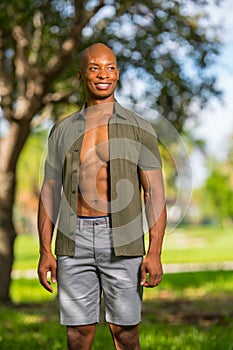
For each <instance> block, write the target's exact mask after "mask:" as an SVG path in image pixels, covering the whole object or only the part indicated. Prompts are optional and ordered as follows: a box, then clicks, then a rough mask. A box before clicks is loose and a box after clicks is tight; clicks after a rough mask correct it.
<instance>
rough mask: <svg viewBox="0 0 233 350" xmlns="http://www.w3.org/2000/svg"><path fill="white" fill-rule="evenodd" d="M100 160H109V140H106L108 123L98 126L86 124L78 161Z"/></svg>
mask: <svg viewBox="0 0 233 350" xmlns="http://www.w3.org/2000/svg"><path fill="white" fill-rule="evenodd" d="M95 160H101V161H102V162H107V161H108V160H109V142H108V124H107V123H106V124H104V125H100V126H91V125H89V126H87V129H86V131H85V134H84V137H83V142H82V147H81V154H80V163H82V164H83V163H86V162H88V163H89V162H91V161H95Z"/></svg>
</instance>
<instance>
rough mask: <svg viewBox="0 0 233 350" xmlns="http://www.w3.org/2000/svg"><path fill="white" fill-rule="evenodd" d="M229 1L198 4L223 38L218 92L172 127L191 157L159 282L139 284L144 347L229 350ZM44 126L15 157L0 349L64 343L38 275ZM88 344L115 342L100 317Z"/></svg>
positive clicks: (232, 77)
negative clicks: (148, 286) (11, 254)
mask: <svg viewBox="0 0 233 350" xmlns="http://www.w3.org/2000/svg"><path fill="white" fill-rule="evenodd" d="M86 3H89V4H90V3H91V2H86ZM94 3H98V2H93V4H94ZM232 6H233V4H232V2H231V1H230V0H226V1H222V2H221V4H220V7H216V6H215V5H214V2H209V4H208V6H207V9H206V8H205V11H207V12H208V14H209V16H210V21H211V22H212V23H213V24H214V25H216V28H217V27H218V26H219V24H220V26H222V28H221V30H220V38H221V42H222V46H221V49H220V53H219V56H218V59H217V60H216V62H215V63H214V64H213V66H212V67H211V69H210V70H212V71H213V72H214V74H216V76H217V86H218V88H219V89H220V90H221V91H222V96H221V97H220V99H218V98H216V99H210V101H209V102H208V103H206V105H205V107H204V108H203V109H201V110H200V112H199V113H198V118H195V119H187V120H186V122H185V125H183V127H182V130H180V133H179V135H180V137H181V139H182V140H183V141H184V143H185V145H186V147H187V152H188V154H189V157H188V160H187V161H188V162H191V163H190V164H191V168H192V180H191V182H192V196H191V198H190V199H189V198H186V201H185V203H182V204H181V208H178V209H181V210H178V218H177V221H175V222H172V223H171V225H170V226H169V228H168V232H167V234H166V236H165V240H164V251H163V263H164V270H165V275H164V279H163V282H162V284H161V285H160V286H159V287H157V288H156V289H153V290H145V293H144V306H143V322H142V325H141V342H142V348H143V349H145V350H148V349H151V350H154V349H169V350H170V349H181V348H182V349H187V350H188V349H194V350H196V349H197V350H198V349H205V350H208V349H216V350H221V349H223V350H230V349H233V321H232V317H233V307H232V305H233V303H232V289H233V279H232V264H233V254H232V246H233V237H232V216H233V203H232V201H233V196H232V194H233V177H232V172H231V169H232V154H233V118H232V117H233V107H232V104H231V92H232V89H233V70H232V62H231V60H232V54H233V41H232V36H231V33H232V30H233V28H232V25H233V21H232V19H233V15H232ZM203 10H204V7H203ZM89 11H90V9H89ZM129 33H130V30H129ZM130 35H131V34H130ZM126 45H127V43H126ZM129 75H130V74H129ZM132 81H133V80H132ZM132 81H131V82H130V83H132ZM126 82H127V79H126ZM143 88H144V86H143V85H142V89H143ZM142 93H144V92H142ZM138 94H139V93H138ZM139 95H140V94H139ZM117 97H119V101H120V102H130V101H131V99H130V96H129V97H128V98H127V96H126V94H125V93H124V90H123V91H120V90H119V92H118V96H117ZM74 105H75V103H74ZM64 109H65V108H64ZM58 112H60V111H58ZM64 113H65V112H64ZM51 125H52V122H51V121H50V120H49V119H46V118H45V121H44V122H43V126H42V127H41V125H39V126H37V125H36V120H35V128H34V131H33V132H32V133H31V134H30V136H29V137H28V140H27V142H26V144H25V146H24V148H23V150H22V152H21V154H20V158H19V162H18V165H17V189H16V199H15V203H14V222H15V226H16V229H17V232H18V237H17V239H16V241H15V245H14V250H15V260H14V265H13V270H12V282H11V286H10V297H11V299H12V301H13V304H11V305H1V306H0V321H1V323H0V349H42V348H45V347H46V348H48V347H49V348H51V349H54V350H55V349H64V348H65V332H64V329H63V328H62V327H61V326H59V317H58V307H57V298H56V292H55V293H54V295H50V294H48V293H47V292H46V291H44V290H43V289H42V287H40V285H39V283H38V281H37V278H36V266H37V261H38V238H37V232H36V231H37V230H36V210H37V202H38V196H39V189H40V184H41V163H42V164H43V160H44V151H45V150H44V146H45V144H46V138H47V135H48V131H49V129H50V127H51ZM0 126H1V137H2V138H3V137H4V135H5V133H6V132H7V128H8V125H7V123H5V121H4V119H3V118H2V116H1V119H0ZM162 152H164V157H165V160H167V159H168V160H169V159H170V158H169V157H168V155H167V154H166V152H165V151H164V150H162ZM167 157H168V158H167ZM169 165H170V163H169ZM164 168H165V169H164V171H165V173H166V174H165V175H166V176H167V180H168V184H167V183H166V186H167V192H168V197H169V198H172V196H173V194H174V193H176V191H177V188H176V189H175V190H174V188H175V187H176V183H175V182H172V181H170V178H171V173H172V169H173V168H172V166H171V167H169V166H167V165H166V161H164ZM173 170H174V169H173ZM171 203H172V204H174V201H172V200H171ZM168 204H169V205H168V206H169V207H170V203H168ZM176 209H177V208H176ZM179 213H180V214H179ZM184 214H185V215H184ZM0 268H1V269H2V268H4V266H0ZM0 287H1V281H0ZM93 349H96V350H97V349H113V345H112V342H111V339H110V333H109V331H108V329H107V325H106V324H105V322H104V320H103V317H102V320H101V323H100V325H99V327H98V328H97V333H96V339H95V343H94V347H93Z"/></svg>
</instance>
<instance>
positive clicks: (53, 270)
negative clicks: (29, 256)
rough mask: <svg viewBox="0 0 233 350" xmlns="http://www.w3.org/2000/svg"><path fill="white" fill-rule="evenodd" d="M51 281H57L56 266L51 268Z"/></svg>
mask: <svg viewBox="0 0 233 350" xmlns="http://www.w3.org/2000/svg"><path fill="white" fill-rule="evenodd" d="M51 281H52V282H53V283H56V282H57V267H56V266H54V267H52V268H51Z"/></svg>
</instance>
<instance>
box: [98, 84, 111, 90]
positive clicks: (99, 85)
mask: <svg viewBox="0 0 233 350" xmlns="http://www.w3.org/2000/svg"><path fill="white" fill-rule="evenodd" d="M96 86H98V87H99V88H100V89H106V88H107V87H109V84H105V83H97V84H96Z"/></svg>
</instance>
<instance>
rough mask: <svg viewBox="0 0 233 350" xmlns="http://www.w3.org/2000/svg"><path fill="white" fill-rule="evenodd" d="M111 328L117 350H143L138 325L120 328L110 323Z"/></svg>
mask: <svg viewBox="0 0 233 350" xmlns="http://www.w3.org/2000/svg"><path fill="white" fill-rule="evenodd" d="M109 326H110V330H111V333H112V337H113V341H114V344H115V347H116V350H141V347H140V343H139V332H138V325H135V326H118V325H114V324H112V323H110V325H109Z"/></svg>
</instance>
